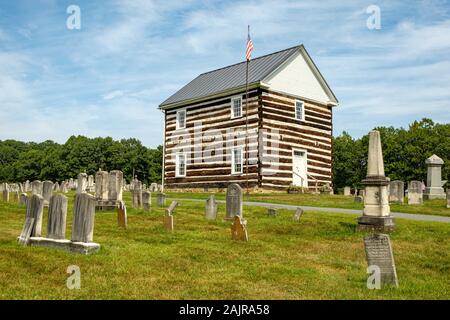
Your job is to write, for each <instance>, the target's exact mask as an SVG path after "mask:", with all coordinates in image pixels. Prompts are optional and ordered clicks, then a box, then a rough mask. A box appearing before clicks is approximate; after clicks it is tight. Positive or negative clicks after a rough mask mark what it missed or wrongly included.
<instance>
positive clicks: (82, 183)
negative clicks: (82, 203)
mask: <svg viewBox="0 0 450 320" xmlns="http://www.w3.org/2000/svg"><path fill="white" fill-rule="evenodd" d="M86 189H87V174H86V173H80V174H78V182H77V193H78V194H80V193H86Z"/></svg>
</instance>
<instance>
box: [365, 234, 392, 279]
mask: <svg viewBox="0 0 450 320" xmlns="http://www.w3.org/2000/svg"><path fill="white" fill-rule="evenodd" d="M364 248H365V251H366V259H367V265H368V266H369V267H370V266H377V267H378V268H380V273H381V274H380V275H381V278H380V280H381V283H380V284H381V286H386V285H393V286H395V287H398V279H397V271H396V269H395V262H394V255H393V252H392V246H391V241H390V239H389V236H388V235H387V234H369V235H366V236H365V237H364Z"/></svg>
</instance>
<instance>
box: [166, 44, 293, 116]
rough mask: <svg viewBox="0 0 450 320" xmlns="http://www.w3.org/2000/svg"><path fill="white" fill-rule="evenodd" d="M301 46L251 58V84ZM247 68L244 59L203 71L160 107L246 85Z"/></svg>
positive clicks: (262, 77)
mask: <svg viewBox="0 0 450 320" xmlns="http://www.w3.org/2000/svg"><path fill="white" fill-rule="evenodd" d="M300 47H301V46H295V47H292V48H289V49H285V50H282V51H278V52H274V53H271V54H268V55H265V56H262V57H258V58H255V59H252V60H250V62H249V69H250V73H249V79H248V83H250V84H251V83H255V82H259V81H261V80H263V79H264V78H265V77H266V76H267V75H269V74H270V73H271V72H272V71H273V70H275V69H276V68H277V67H278V66H280V65H281V64H282V63H283V62H284V61H286V59H288V58H289V57H290V56H291V55H292V54H293V53H294V52H296V51H297V50H298V49H299V48H300ZM245 68H246V63H245V61H244V62H240V63H237V64H233V65H231V66H228V67H224V68H220V69H217V70H213V71H209V72H206V73H202V74H201V75H199V76H198V77H197V78H195V79H194V80H192V81H191V82H189V83H188V84H187V85H185V86H184V87H183V88H181V89H180V90H178V91H177V92H176V93H175V94H173V95H172V96H170V97H169V98H168V99H166V100H165V101H164V102H163V103H161V105H160V107H163V106H165V105H169V104H172V103H178V102H182V101H184V100H190V99H195V98H201V97H206V96H209V95H211V94H214V93H218V92H222V91H225V90H228V89H233V88H237V87H240V86H244V85H245Z"/></svg>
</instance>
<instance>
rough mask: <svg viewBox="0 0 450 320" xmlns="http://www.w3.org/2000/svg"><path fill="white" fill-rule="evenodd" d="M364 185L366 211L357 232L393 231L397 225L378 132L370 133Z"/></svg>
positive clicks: (360, 218)
mask: <svg viewBox="0 0 450 320" xmlns="http://www.w3.org/2000/svg"><path fill="white" fill-rule="evenodd" d="M362 184H363V185H364V186H365V192H364V210H363V215H362V216H361V217H358V227H357V230H359V231H365V230H378V231H384V232H389V231H393V230H394V227H395V223H394V217H393V216H392V215H391V208H390V206H389V196H388V191H387V187H388V185H389V179H388V178H386V176H385V175H384V161H383V152H382V149H381V138H380V132H379V131H377V130H372V131H371V132H370V133H369V151H368V155H367V175H366V178H365V179H364V180H363V181H362Z"/></svg>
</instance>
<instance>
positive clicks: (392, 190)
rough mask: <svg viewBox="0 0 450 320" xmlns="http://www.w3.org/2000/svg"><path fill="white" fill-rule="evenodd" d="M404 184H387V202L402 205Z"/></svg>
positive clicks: (394, 182) (396, 182)
mask: <svg viewBox="0 0 450 320" xmlns="http://www.w3.org/2000/svg"><path fill="white" fill-rule="evenodd" d="M404 195H405V190H404V183H403V181H400V180H395V181H391V182H389V202H393V203H403V201H404Z"/></svg>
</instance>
